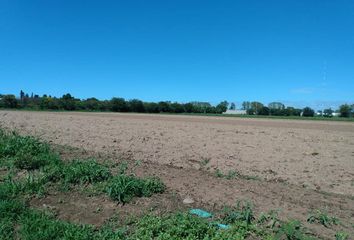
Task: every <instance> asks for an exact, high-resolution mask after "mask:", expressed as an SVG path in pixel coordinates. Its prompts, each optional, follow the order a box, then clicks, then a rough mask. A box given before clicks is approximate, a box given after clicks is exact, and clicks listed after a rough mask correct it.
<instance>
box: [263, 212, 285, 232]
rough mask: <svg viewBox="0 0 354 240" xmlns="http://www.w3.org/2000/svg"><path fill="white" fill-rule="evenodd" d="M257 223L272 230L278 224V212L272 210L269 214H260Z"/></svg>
mask: <svg viewBox="0 0 354 240" xmlns="http://www.w3.org/2000/svg"><path fill="white" fill-rule="evenodd" d="M258 223H260V224H267V226H268V227H270V228H271V229H274V228H275V227H276V226H278V225H279V224H280V220H279V218H278V212H277V211H273V210H272V211H270V212H269V213H262V214H261V215H260V216H259V219H258Z"/></svg>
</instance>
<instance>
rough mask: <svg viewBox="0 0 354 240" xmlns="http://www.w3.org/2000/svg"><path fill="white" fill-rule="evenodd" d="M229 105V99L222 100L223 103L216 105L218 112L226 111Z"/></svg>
mask: <svg viewBox="0 0 354 240" xmlns="http://www.w3.org/2000/svg"><path fill="white" fill-rule="evenodd" d="M228 106H229V103H228V102H227V101H222V102H221V103H219V104H218V105H217V106H216V109H215V111H216V113H219V114H220V113H223V112H226V110H227V107H228Z"/></svg>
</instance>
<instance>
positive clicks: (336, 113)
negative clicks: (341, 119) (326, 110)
mask: <svg viewBox="0 0 354 240" xmlns="http://www.w3.org/2000/svg"><path fill="white" fill-rule="evenodd" d="M339 115H340V113H339V112H333V113H332V116H333V117H338V116H339Z"/></svg>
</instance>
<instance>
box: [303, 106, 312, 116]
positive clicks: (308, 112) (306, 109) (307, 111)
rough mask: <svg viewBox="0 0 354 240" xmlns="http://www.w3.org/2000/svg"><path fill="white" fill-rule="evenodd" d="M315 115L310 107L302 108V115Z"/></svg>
mask: <svg viewBox="0 0 354 240" xmlns="http://www.w3.org/2000/svg"><path fill="white" fill-rule="evenodd" d="M314 115H315V111H314V110H313V109H312V108H310V107H305V108H304V109H303V110H302V116H303V117H313V116H314Z"/></svg>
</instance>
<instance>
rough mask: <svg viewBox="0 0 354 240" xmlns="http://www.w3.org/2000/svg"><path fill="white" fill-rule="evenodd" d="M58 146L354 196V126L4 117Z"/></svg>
mask: <svg viewBox="0 0 354 240" xmlns="http://www.w3.org/2000/svg"><path fill="white" fill-rule="evenodd" d="M0 124H2V125H4V126H5V127H9V128H11V129H17V130H18V131H20V132H21V133H26V134H34V135H37V136H40V137H42V138H44V139H46V140H49V141H52V142H53V143H56V144H61V145H70V146H73V147H78V148H83V149H86V150H94V151H96V152H110V153H120V154H122V153H123V154H129V155H131V157H133V158H134V159H137V160H143V161H147V162H156V163H160V164H166V165H169V166H176V167H182V168H185V169H187V168H194V169H199V168H200V167H201V166H203V165H205V164H206V165H207V167H208V168H209V170H210V171H215V170H216V169H220V170H221V171H222V172H226V173H227V172H228V171H230V170H234V171H237V172H239V173H241V174H243V175H251V176H258V177H261V178H263V179H266V180H275V181H286V182H288V183H291V184H296V185H300V186H304V187H308V188H311V189H317V190H323V191H326V192H332V193H340V194H347V195H354V186H353V184H354V123H351V122H319V121H294V120H265V119H239V118H222V117H196V116H170V115H145V114H116V113H68V112H65V113H48V112H23V111H18V112H11V111H1V112H0Z"/></svg>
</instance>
